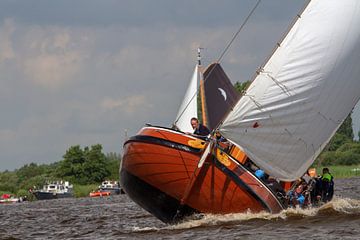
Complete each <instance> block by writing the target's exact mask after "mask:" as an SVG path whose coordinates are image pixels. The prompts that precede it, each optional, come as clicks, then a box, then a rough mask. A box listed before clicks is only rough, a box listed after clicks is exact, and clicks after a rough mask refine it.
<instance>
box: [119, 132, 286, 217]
mask: <svg viewBox="0 0 360 240" xmlns="http://www.w3.org/2000/svg"><path fill="white" fill-rule="evenodd" d="M199 141H200V140H197V139H196V138H194V137H192V136H189V135H186V134H183V133H180V132H176V131H173V130H170V129H165V128H159V127H145V128H143V129H141V130H140V132H139V133H138V135H136V136H134V137H132V138H130V139H129V140H128V141H127V142H126V143H125V144H124V156H123V160H122V166H121V169H120V182H121V185H122V187H123V188H124V190H125V192H126V193H127V194H128V195H129V197H130V198H132V199H133V200H134V201H135V202H136V203H138V204H139V205H140V206H141V207H143V208H144V209H146V210H147V211H149V212H150V213H152V214H153V215H155V216H156V217H158V218H159V219H160V220H162V221H164V222H167V223H171V222H176V221H179V220H181V219H182V218H183V217H184V216H186V215H188V214H191V213H194V212H201V213H213V214H227V213H239V212H246V211H249V210H250V211H252V212H259V211H264V210H265V211H269V212H272V213H277V212H279V211H281V210H282V209H283V206H282V204H281V203H280V202H279V201H278V199H277V198H276V197H275V195H274V193H273V192H272V191H271V190H270V189H269V188H267V187H266V185H265V184H263V183H262V182H261V181H260V180H259V179H257V178H256V177H255V176H254V175H253V174H252V173H251V172H249V171H248V170H246V168H244V167H243V166H242V165H241V164H240V162H238V161H236V160H235V159H233V158H232V157H230V156H228V155H225V154H222V153H221V152H220V154H219V151H218V150H217V149H216V148H214V147H212V148H211V149H212V152H211V153H210V154H208V155H207V154H204V152H205V150H204V149H205V148H206V147H205V146H207V145H208V144H210V143H209V142H206V141H203V142H202V143H203V144H200V145H199V144H198V142H199ZM203 155H204V156H203ZM202 157H203V159H205V161H204V163H203V164H202V165H201V166H200V164H199V160H200V159H201V158H202Z"/></svg>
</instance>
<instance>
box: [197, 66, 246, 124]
mask: <svg viewBox="0 0 360 240" xmlns="http://www.w3.org/2000/svg"><path fill="white" fill-rule="evenodd" d="M203 75H204V79H205V84H204V85H205V86H204V87H205V100H206V106H207V116H208V119H207V127H208V128H209V129H210V130H213V129H214V128H216V127H217V126H218V124H219V123H220V121H221V120H222V119H223V118H224V116H225V115H226V114H227V113H228V112H229V111H230V109H231V108H232V107H234V105H235V104H236V102H237V101H238V100H239V98H240V94H239V93H238V92H237V91H236V89H235V87H234V86H233V85H232V83H231V81H230V79H229V78H228V76H227V75H226V74H225V72H224V70H223V68H222V67H221V66H220V64H219V63H213V64H210V65H209V66H208V67H207V69H206V70H205V72H204V74H203Z"/></svg>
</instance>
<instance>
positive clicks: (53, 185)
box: [30, 181, 73, 200]
mask: <svg viewBox="0 0 360 240" xmlns="http://www.w3.org/2000/svg"><path fill="white" fill-rule="evenodd" d="M30 192H31V193H32V194H33V195H34V196H35V197H36V199H38V200H47V199H57V198H69V197H73V185H71V184H70V183H69V182H68V181H65V182H63V181H57V182H50V183H46V184H45V185H44V186H43V188H42V189H39V190H30Z"/></svg>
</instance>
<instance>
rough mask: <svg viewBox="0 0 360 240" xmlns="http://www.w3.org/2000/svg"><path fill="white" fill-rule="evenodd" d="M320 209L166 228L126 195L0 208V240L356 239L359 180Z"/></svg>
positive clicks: (359, 235) (340, 187) (339, 184)
mask: <svg viewBox="0 0 360 240" xmlns="http://www.w3.org/2000/svg"><path fill="white" fill-rule="evenodd" d="M335 184H336V186H335V187H336V188H335V191H336V197H335V198H334V200H333V201H332V202H330V203H328V204H326V205H324V206H322V207H321V208H314V209H306V210H302V209H288V210H286V211H283V212H281V213H280V214H268V213H259V214H251V213H246V214H228V215H205V216H193V217H192V218H191V219H189V220H187V221H185V222H183V223H181V224H178V225H166V224H164V223H162V222H160V221H159V220H157V219H156V218H155V217H153V216H152V215H150V214H148V213H147V212H145V211H144V210H142V209H141V208H139V207H138V206H137V205H136V204H134V203H133V202H132V201H131V200H130V199H129V198H128V197H127V196H126V195H119V196H113V197H108V198H80V199H58V200H48V201H36V202H25V203H20V204H13V205H0V219H1V220H0V239H123V238H126V239H188V238H190V239H219V238H223V239H307V240H308V239H360V227H359V226H360V178H352V179H342V180H336V181H335Z"/></svg>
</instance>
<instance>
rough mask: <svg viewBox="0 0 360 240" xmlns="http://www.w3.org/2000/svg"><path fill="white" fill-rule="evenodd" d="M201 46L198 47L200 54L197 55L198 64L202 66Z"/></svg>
mask: <svg viewBox="0 0 360 240" xmlns="http://www.w3.org/2000/svg"><path fill="white" fill-rule="evenodd" d="M201 49H203V48H201V47H198V49H197V52H198V56H197V60H198V65H199V66H201Z"/></svg>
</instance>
